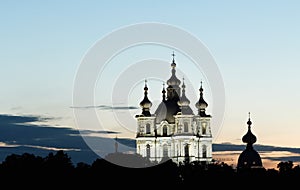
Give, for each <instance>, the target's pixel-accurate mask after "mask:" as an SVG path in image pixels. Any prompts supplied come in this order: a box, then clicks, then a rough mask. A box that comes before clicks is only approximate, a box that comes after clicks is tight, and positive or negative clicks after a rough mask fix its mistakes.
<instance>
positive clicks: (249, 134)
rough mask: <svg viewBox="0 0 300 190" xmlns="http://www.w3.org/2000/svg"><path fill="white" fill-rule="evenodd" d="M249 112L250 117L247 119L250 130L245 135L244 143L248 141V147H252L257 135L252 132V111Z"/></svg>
mask: <svg viewBox="0 0 300 190" xmlns="http://www.w3.org/2000/svg"><path fill="white" fill-rule="evenodd" d="M248 114H249V119H248V121H247V125H248V131H247V133H246V134H245V135H244V136H243V138H242V141H243V142H244V143H247V148H252V144H254V143H255V142H256V136H255V135H254V134H253V133H252V132H251V125H252V121H251V119H250V112H249V113H248Z"/></svg>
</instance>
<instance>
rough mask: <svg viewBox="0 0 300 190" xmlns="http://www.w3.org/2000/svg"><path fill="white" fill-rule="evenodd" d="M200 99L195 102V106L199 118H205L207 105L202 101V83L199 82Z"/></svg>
mask: <svg viewBox="0 0 300 190" xmlns="http://www.w3.org/2000/svg"><path fill="white" fill-rule="evenodd" d="M199 91H200V98H199V100H198V101H197V102H196V104H195V106H196V108H197V109H198V113H199V115H200V116H206V114H205V109H206V108H207V106H208V104H207V103H206V102H205V100H204V99H203V88H202V81H201V86H200V89H199Z"/></svg>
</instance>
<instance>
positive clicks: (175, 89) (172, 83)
mask: <svg viewBox="0 0 300 190" xmlns="http://www.w3.org/2000/svg"><path fill="white" fill-rule="evenodd" d="M171 55H172V57H173V59H172V63H171V68H172V71H171V72H172V75H171V77H170V79H169V80H167V84H168V88H167V91H168V93H167V98H168V100H171V99H174V100H175V102H177V101H178V99H179V97H180V87H179V85H180V83H181V81H180V80H179V79H178V78H177V77H176V69H175V68H176V63H175V54H174V52H173V53H172V54H171Z"/></svg>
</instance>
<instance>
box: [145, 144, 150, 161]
mask: <svg viewBox="0 0 300 190" xmlns="http://www.w3.org/2000/svg"><path fill="white" fill-rule="evenodd" d="M146 157H147V158H150V145H149V144H147V145H146Z"/></svg>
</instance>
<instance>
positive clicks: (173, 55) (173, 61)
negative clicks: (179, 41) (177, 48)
mask: <svg viewBox="0 0 300 190" xmlns="http://www.w3.org/2000/svg"><path fill="white" fill-rule="evenodd" d="M171 55H172V57H173V60H172V64H171V66H172V67H173V66H174V67H176V63H175V53H174V51H173V53H172V54H171Z"/></svg>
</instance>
